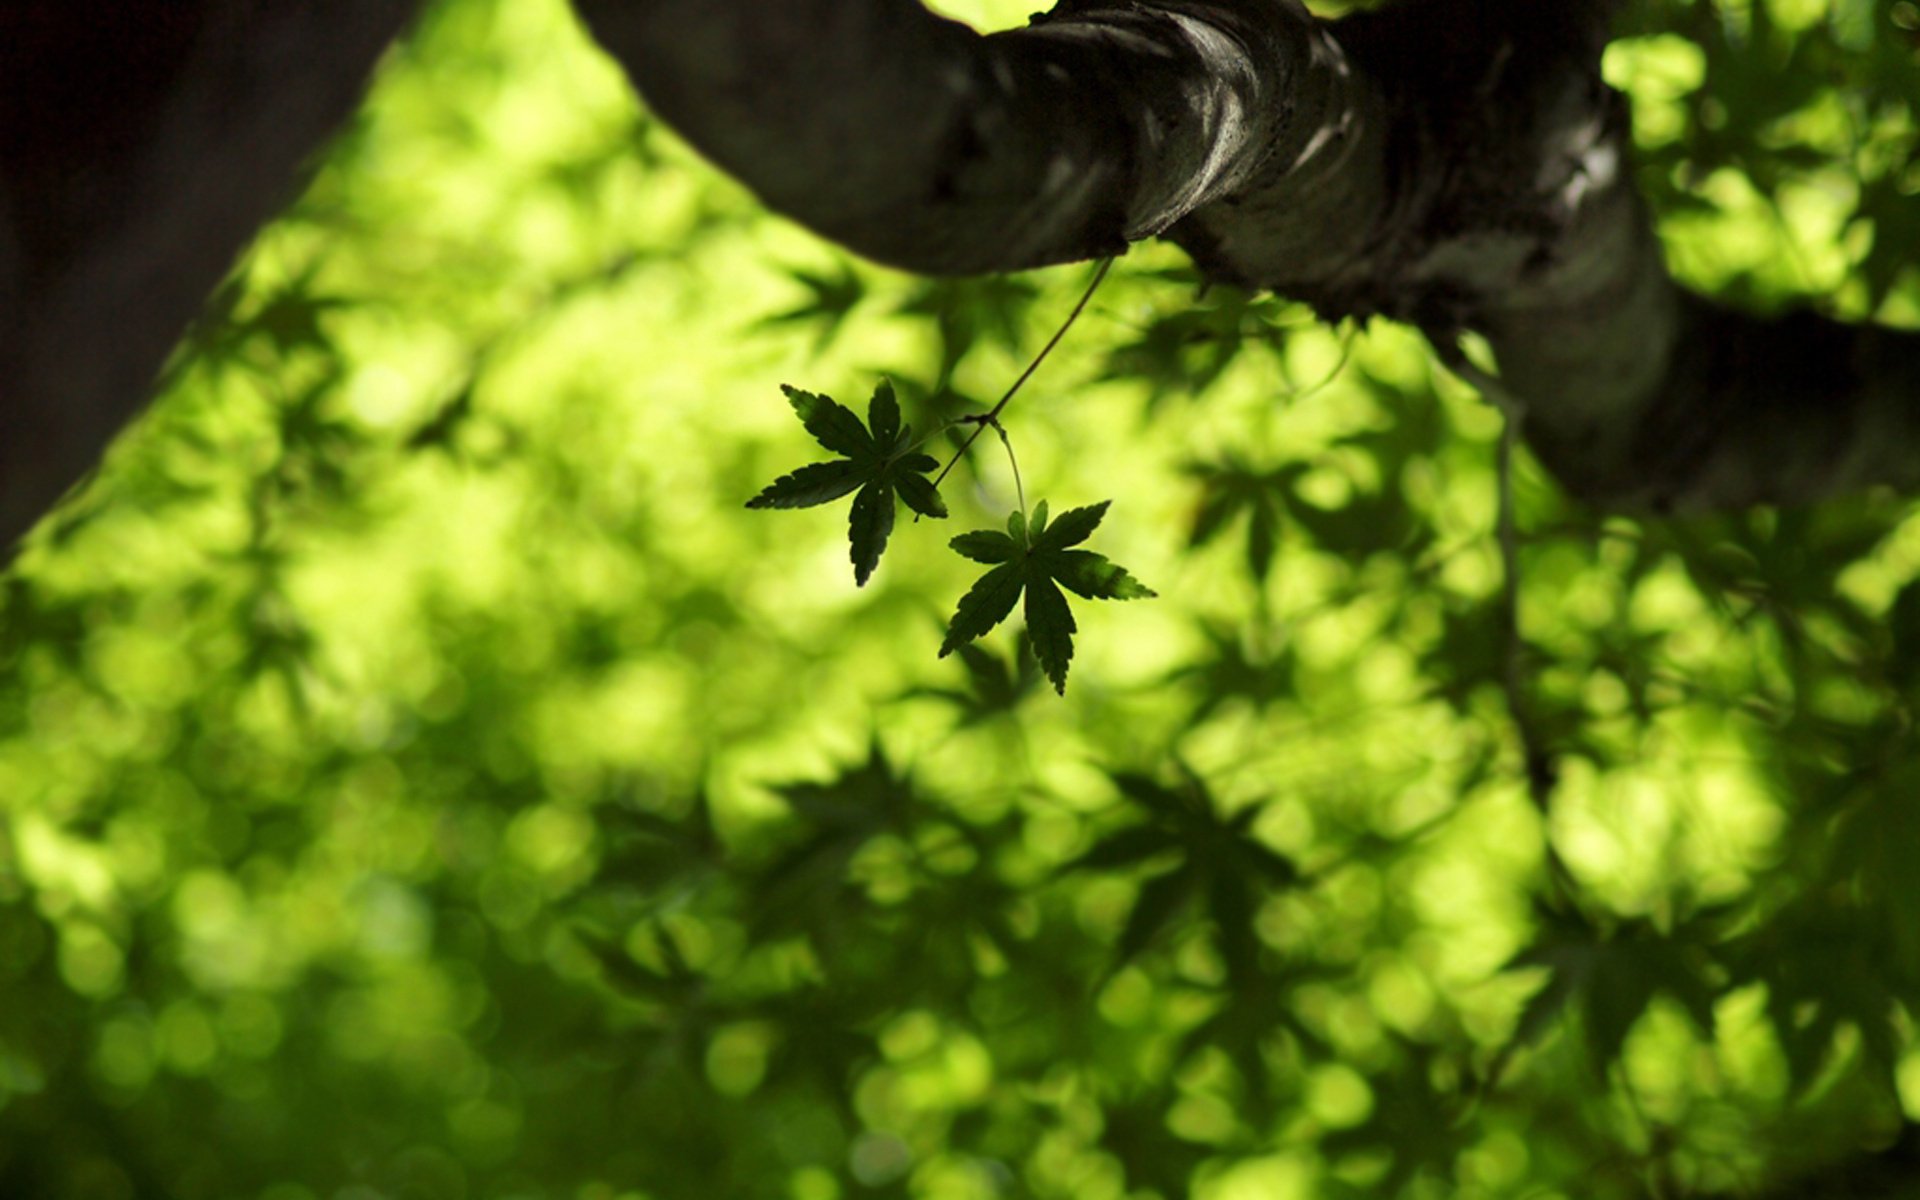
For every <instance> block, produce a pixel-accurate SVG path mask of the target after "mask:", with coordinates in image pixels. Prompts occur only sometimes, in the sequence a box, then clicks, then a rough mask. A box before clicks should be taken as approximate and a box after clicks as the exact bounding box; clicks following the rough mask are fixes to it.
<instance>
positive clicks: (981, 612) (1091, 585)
mask: <svg viewBox="0 0 1920 1200" xmlns="http://www.w3.org/2000/svg"><path fill="white" fill-rule="evenodd" d="M1112 503H1113V501H1111V500H1105V501H1102V502H1101V503H1099V504H1095V505H1092V506H1091V507H1088V508H1072V509H1068V510H1067V511H1066V512H1064V513H1061V514H1060V519H1059V520H1057V521H1055V522H1054V523H1053V524H1052V525H1051V526H1049V525H1048V524H1047V502H1046V501H1045V500H1042V501H1041V502H1040V503H1039V504H1037V505H1035V506H1034V509H1033V520H1032V522H1031V523H1029V522H1028V520H1027V518H1026V514H1024V513H1019V512H1016V513H1014V514H1013V515H1012V516H1010V517H1008V518H1007V532H1005V533H1000V532H999V531H997V530H992V529H981V530H975V531H974V532H972V533H963V534H961V535H960V536H959V537H956V538H954V539H953V541H952V542H951V543H950V544H951V545H952V546H953V548H954V549H955V550H956V551H958V552H959V553H960V554H962V555H964V556H965V557H967V558H970V559H972V560H973V561H975V562H977V563H986V564H988V565H990V566H991V567H992V568H993V569H992V570H990V571H988V572H987V573H986V574H985V575H982V576H981V577H980V578H979V579H978V580H977V581H975V583H974V585H973V586H972V587H971V588H969V589H968V590H967V594H966V595H964V596H962V597H960V605H959V607H958V608H956V609H955V610H954V613H953V620H952V621H951V622H950V623H949V624H948V626H947V637H946V640H945V641H944V642H942V643H941V645H940V656H941V657H942V658H945V657H946V656H947V655H949V654H952V653H953V652H954V651H955V650H958V649H959V648H960V647H961V646H963V645H965V644H966V643H968V642H971V641H973V640H974V639H975V638H977V637H979V636H980V635H981V634H984V633H986V632H987V631H988V630H989V629H992V628H993V627H994V626H995V625H998V624H999V623H1000V622H1002V621H1004V620H1006V619H1007V614H1009V613H1011V612H1012V611H1013V606H1014V605H1015V604H1016V603H1018V602H1019V600H1020V597H1021V596H1022V595H1023V594H1024V595H1025V596H1026V598H1027V603H1026V618H1027V637H1028V638H1029V639H1030V640H1031V641H1032V643H1033V653H1034V657H1035V658H1037V659H1039V660H1040V666H1041V669H1042V670H1044V671H1045V672H1046V673H1047V678H1048V679H1049V680H1051V681H1052V682H1053V688H1054V690H1055V691H1056V692H1059V693H1060V694H1062V695H1065V694H1066V690H1067V664H1068V663H1070V662H1072V661H1073V635H1074V633H1075V632H1076V631H1077V630H1078V628H1079V627H1078V626H1076V625H1075V624H1074V623H1073V610H1072V609H1071V608H1069V607H1068V606H1067V598H1066V597H1065V596H1063V595H1061V594H1060V586H1061V585H1064V586H1065V587H1066V588H1067V590H1068V591H1071V592H1073V593H1074V594H1075V595H1077V596H1081V597H1084V598H1085V599H1088V600H1136V599H1140V598H1142V597H1146V596H1151V595H1153V594H1154V593H1153V591H1152V590H1151V589H1150V588H1148V587H1147V586H1146V585H1145V584H1142V583H1141V582H1140V581H1139V580H1137V579H1135V578H1134V577H1133V576H1131V575H1129V574H1127V572H1126V569H1125V568H1123V567H1121V566H1119V565H1118V564H1116V563H1113V562H1109V561H1108V560H1107V558H1106V557H1105V556H1104V555H1100V554H1095V553H1093V552H1092V551H1090V550H1075V549H1073V547H1074V546H1077V545H1079V544H1080V543H1081V542H1084V541H1086V540H1087V539H1088V538H1089V537H1091V536H1092V535H1093V531H1094V530H1095V529H1096V528H1098V527H1099V525H1100V520H1101V518H1103V517H1105V516H1106V515H1107V506H1108V505H1110V504H1112Z"/></svg>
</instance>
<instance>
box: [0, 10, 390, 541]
mask: <svg viewBox="0 0 1920 1200" xmlns="http://www.w3.org/2000/svg"><path fill="white" fill-rule="evenodd" d="M414 7H415V4H414V0H330V2H329V3H326V4H316V3H311V2H309V0H177V2H174V3H167V4H140V5H132V6H126V7H120V6H110V5H97V4H96V5H88V4H84V3H73V2H72V0H24V2H22V3H16V4H9V5H8V6H6V8H5V9H4V12H0V558H3V557H4V548H5V547H10V546H11V545H12V544H13V543H14V541H15V540H16V539H17V538H18V537H19V536H20V535H21V534H22V533H24V532H25V530H26V529H27V528H28V527H29V526H30V525H31V524H32V523H33V522H34V521H35V520H36V519H37V518H39V517H40V516H41V515H43V514H44V513H45V512H46V511H47V509H49V508H50V507H51V506H52V505H53V503H54V502H55V500H57V499H58V498H59V497H60V495H61V494H62V493H64V492H65V491H66V490H67V489H68V488H70V487H72V486H73V485H74V483H76V482H77V481H78V480H79V479H81V478H82V477H83V476H84V475H85V474H86V473H87V472H88V471H89V470H90V469H92V467H93V466H94V464H95V463H96V462H97V461H98V459H99V457H100V455H101V453H102V451H103V450H104V449H105V447H106V445H107V443H108V442H109V441H110V440H111V439H112V438H113V436H114V435H115V434H117V433H118V432H119V431H120V429H121V428H122V427H123V426H125V425H126V423H127V422H128V421H129V420H130V419H131V418H132V417H133V416H134V415H135V414H136V413H137V412H138V411H139V410H140V409H141V407H142V406H144V405H145V403H146V401H147V400H148V398H149V397H150V395H151V392H152V389H153V384H154V379H155V376H156V375H157V373H158V371H159V369H160V367H161V365H162V363H164V362H165V360H166V357H167V355H168V352H169V351H170V350H171V349H172V348H173V346H174V344H175V343H176V342H178V341H179V339H180V336H181V334H182V333H183V332H184V331H185V329H186V327H187V324H188V323H189V322H190V321H191V320H192V318H193V317H194V315H195V314H196V313H197V312H199V310H200V308H201V306H202V305H203V304H205V302H206V299H207V296H208V295H209V294H210V293H211V292H212V290H213V289H214V287H215V285H216V284H218V283H219V281H220V279H221V277H222V276H223V275H225V274H226V272H227V271H228V270H229V269H231V267H232V266H233V263H234V260H235V259H236V258H237V257H238V255H239V253H240V251H241V250H242V249H243V248H244V247H245V246H246V244H247V242H248V241H249V240H250V239H251V238H252V237H253V235H254V234H255V232H257V231H258V229H259V228H260V226H261V225H262V224H264V223H265V222H266V221H267V219H268V218H270V217H272V216H273V214H274V213H275V212H276V211H277V210H278V209H280V208H281V207H283V206H284V205H285V204H286V202H287V201H288V200H289V199H290V198H291V196H292V195H293V189H294V187H295V186H296V184H297V183H298V181H299V167H300V166H301V165H302V163H303V162H304V161H306V160H307V159H308V158H309V157H310V156H311V155H312V154H313V153H314V151H315V150H316V149H318V148H319V147H320V145H321V144H322V143H323V142H324V140H325V139H326V137H327V136H328V135H329V134H331V133H332V132H333V131H334V130H335V129H337V128H338V127H339V126H340V124H341V123H342V122H343V121H344V120H345V119H346V118H347V117H348V116H349V115H350V114H351V112H352V111H353V109H354V107H355V105H357V104H358V102H359V100H360V97H361V94H362V92H363V91H364V89H365V85H366V81H367V79H368V77H369V75H370V74H371V71H372V69H373V66H374V64H375V63H376V62H377V61H378V59H379V57H380V55H381V53H382V51H384V50H385V48H386V47H387V46H388V45H389V44H390V43H391V42H392V40H393V38H394V36H395V35H396V34H397V33H398V32H399V30H400V29H401V27H402V26H403V25H404V24H405V23H406V21H407V19H408V17H409V16H410V15H411V12H412V10H413V8H414Z"/></svg>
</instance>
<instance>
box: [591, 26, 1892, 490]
mask: <svg viewBox="0 0 1920 1200" xmlns="http://www.w3.org/2000/svg"><path fill="white" fill-rule="evenodd" d="M578 7H579V8H580V10H581V13H582V15H583V16H584V17H585V18H586V20H587V22H588V24H589V25H590V26H591V28H592V29H593V30H594V32H595V34H596V36H598V38H599V39H600V41H601V43H602V45H604V46H605V47H606V48H607V49H608V50H609V51H610V52H611V53H612V54H613V55H614V56H615V57H616V58H618V59H619V60H620V61H621V62H622V63H623V64H624V65H625V66H626V67H627V68H628V70H629V72H630V74H631V76H632V78H633V79H634V81H635V83H636V85H637V86H638V87H639V89H640V90H641V92H642V93H643V94H644V95H645V97H646V99H647V100H648V102H649V103H650V104H651V105H652V106H653V107H654V109H655V110H656V111H658V112H659V113H660V114H661V115H662V116H664V117H665V118H666V119H667V120H669V121H670V122H671V123H673V124H675V125H676V126H677V127H678V128H679V129H680V130H681V132H683V133H684V134H685V135H686V136H687V137H688V138H689V139H690V140H691V141H693V142H694V143H695V144H696V145H697V146H699V147H700V148H701V149H702V150H703V151H705V152H706V153H707V154H708V155H710V156H711V157H712V158H713V159H714V160H715V161H716V162H717V163H719V164H720V165H721V166H722V167H724V168H725V169H727V170H728V171H730V172H732V173H733V174H734V175H736V176H737V177H739V178H740V179H741V180H742V181H743V182H745V183H746V184H747V185H748V186H749V187H751V188H753V189H754V190H755V191H756V192H758V193H759V194H760V195H761V196H762V198H763V199H765V200H766V202H767V203H768V204H769V206H771V207H773V208H775V209H777V210H779V211H781V212H784V213H786V214H788V215H790V216H792V217H794V218H795V219H797V220H799V221H801V222H802V223H804V224H806V225H808V226H810V227H812V228H813V229H815V230H817V231H818V232H820V233H823V234H825V235H826V236H828V237H830V238H833V239H835V240H837V241H839V242H841V243H843V244H845V245H847V246H849V247H850V248H852V249H854V250H855V251H858V252H860V253H862V254H865V255H868V256H870V257H873V258H876V259H879V260H881V261H883V262H888V263H892V264H894V265H896V266H900V267H904V268H906V269H909V270H915V271H922V272H929V273H967V272H978V271H997V270H1015V269H1019V268H1023V267H1031V266H1038V265H1042V264H1046V263H1054V262H1061V261H1066V260H1071V259H1080V258H1091V257H1097V256H1100V255H1104V254H1110V253H1113V252H1114V251H1115V250H1116V249H1117V248H1118V247H1120V246H1121V245H1123V244H1124V243H1125V242H1127V241H1131V240H1134V239H1137V238H1140V237H1144V236H1148V235H1152V234H1164V235H1165V236H1168V237H1170V238H1172V239H1173V240H1175V241H1176V242H1178V243H1179V244H1180V245H1182V246H1183V247H1185V248H1186V249H1187V250H1188V251H1189V252H1190V253H1191V254H1192V255H1193V257H1194V260H1195V261H1196V263H1198V264H1199V266H1200V267H1201V269H1202V270H1203V271H1204V272H1205V273H1206V274H1207V275H1208V276H1210V277H1211V278H1214V279H1218V280H1222V281H1227V282H1232V283H1235V284H1239V285H1241V286H1246V287H1253V288H1272V289H1274V290H1277V291H1280V292H1282V293H1284V294H1287V295H1289V296H1292V297H1295V298H1298V299H1302V300H1305V301H1308V302H1309V303H1311V304H1313V305H1314V307H1315V308H1316V309H1317V310H1318V311H1319V312H1320V313H1321V314H1322V315H1324V316H1326V317H1328V318H1330V319H1331V318H1340V317H1347V316H1359V317H1368V316H1373V315H1384V316H1389V317H1394V318H1398V319H1401V320H1405V321H1409V322H1411V323H1413V324H1416V325H1418V326H1419V327H1420V328H1422V329H1423V330H1425V331H1426V332H1427V333H1428V334H1429V335H1430V336H1432V337H1433V338H1434V339H1435V340H1436V341H1438V342H1440V343H1442V344H1443V345H1444V344H1448V343H1451V342H1452V341H1453V340H1454V339H1455V338H1456V337H1457V336H1458V335H1459V334H1460V333H1462V332H1464V331H1469V330H1471V331H1477V332H1479V333H1482V334H1484V335H1485V336H1486V337H1487V338H1488V339H1489V341H1490V342H1491V343H1492V345H1493V347H1494V349H1495V351H1496V353H1497V355H1498V357H1499V362H1500V369H1501V373H1502V381H1503V384H1504V387H1505V389H1506V391H1507V392H1508V393H1510V395H1511V396H1512V397H1513V398H1514V399H1516V400H1517V401H1518V402H1519V403H1520V404H1521V405H1522V406H1523V407H1524V410H1525V417H1526V423H1525V428H1526V433H1527V437H1528V440H1529V442H1530V443H1531V445H1532V447H1533V449H1534V450H1535V452H1536V453H1537V454H1538V456H1539V457H1540V458H1541V460H1542V461H1543V462H1544V463H1545V464H1546V465H1547V466H1548V467H1549V468H1550V469H1551V470H1552V471H1553V472H1554V473H1555V474H1556V475H1557V476H1558V477H1559V478H1560V479H1561V480H1562V482H1563V483H1564V484H1565V485H1566V486H1567V487H1568V488H1569V489H1570V490H1571V491H1572V492H1573V493H1574V494H1576V495H1578V496H1580V497H1582V498H1583V499H1586V500H1588V501H1590V502H1592V503H1594V504H1596V505H1600V506H1603V507H1607V508H1611V509H1617V510H1625V511H1635V510H1638V511H1656V512H1659V511H1673V510H1697V509H1708V508H1730V507H1739V506H1746V505H1751V504H1755V503H1760V502H1787V503H1792V502H1804V501H1810V500H1816V499H1819V498H1821V497H1823V496H1828V495H1832V494H1835V493H1840V492H1847V491H1856V490H1859V489H1862V488H1866V487H1870V486H1873V485H1890V486H1893V487H1896V488H1900V489H1906V490H1911V489H1912V488H1913V487H1914V486H1915V485H1916V484H1920V454H1916V453H1915V450H1916V448H1920V420H1916V417H1915V414H1914V409H1915V400H1914V398H1915V396H1916V395H1917V394H1920V392H1917V391H1916V385H1920V334H1914V333H1902V332H1898V331H1893V330H1885V329H1875V328H1870V327H1859V326H1848V325H1842V324H1838V323H1835V322H1832V321H1828V320H1825V319H1822V318H1820V317H1817V316H1814V315H1811V314H1798V315H1793V316H1788V317H1780V318H1761V317H1753V316H1747V315H1743V314H1739V313H1735V312H1732V311H1729V310H1726V309H1723V308H1720V307H1717V306H1715V305H1714V304H1712V303H1711V302H1709V301H1707V300H1705V299H1702V298H1699V297H1695V296H1691V295H1688V294H1686V293H1685V292H1684V291H1683V290H1682V289H1680V288H1679V287H1677V286H1676V285H1675V283H1674V282H1673V280H1672V278H1671V277H1670V276H1669V274H1668V273H1667V270H1666V266H1665V263H1664V261H1663V259H1662V256H1661V251H1660V245H1659V242H1658V239H1657V238H1656V237H1655V235H1654V231H1653V228H1652V225H1651V222H1650V220H1649V217H1648V214H1647V212H1646V210H1645V206H1644V205H1643V203H1642V202H1641V199H1640V197H1639V195H1638V194H1637V192H1636V191H1635V189H1634V186H1633V181H1632V176H1631V171H1630V169H1629V150H1630V136H1629V130H1628V126H1627V119H1626V112H1625V108H1624V105H1623V103H1622V100H1621V98H1620V97H1619V96H1618V95H1616V94H1615V93H1613V92H1612V91H1611V90H1609V89H1608V88H1607V87H1606V86H1605V84H1604V83H1603V82H1602V80H1601V77H1600V52H1601V50H1602V48H1603V47H1604V45H1605V42H1606V38H1607V30H1608V22H1609V19H1610V17H1611V16H1612V10H1613V8H1614V7H1615V5H1614V4H1613V3H1612V0H1556V2H1555V3H1552V4H1543V3H1539V2H1538V0H1415V2H1409V3H1402V4H1399V5H1395V6H1391V7H1388V8H1386V9H1382V10H1377V11H1375V12H1372V13H1368V14H1364V15H1360V16H1356V17H1353V18H1349V19H1347V20H1345V21H1341V22H1337V23H1332V24H1327V23H1322V22H1318V21H1316V20H1315V19H1314V18H1313V17H1311V16H1310V15H1309V14H1308V13H1307V12H1306V10H1305V9H1304V8H1303V7H1301V6H1300V4H1298V3H1297V2H1296V0H1063V2H1062V3H1061V4H1060V5H1059V6H1058V7H1056V8H1055V9H1054V10H1053V12H1052V13H1050V14H1048V15H1046V16H1044V17H1040V18H1036V19H1035V22H1034V24H1033V25H1032V26H1031V27H1030V28H1028V29H1024V30H1019V31H1015V32H1009V33H1002V34H995V35H991V36H985V37H982V36H979V35H976V34H974V33H972V32H970V31H968V30H966V29H964V28H962V27H960V26H957V25H955V24H953V23H951V22H948V21H944V20H941V19H939V18H937V17H934V16H931V15H929V14H928V13H926V12H925V11H924V10H922V9H921V8H920V6H919V5H918V4H917V3H915V2H914V0H786V2H784V3H782V4H780V5H778V6H775V7H773V8H771V9H770V8H769V7H768V6H766V5H763V4H756V3H755V2H754V0H579V4H578Z"/></svg>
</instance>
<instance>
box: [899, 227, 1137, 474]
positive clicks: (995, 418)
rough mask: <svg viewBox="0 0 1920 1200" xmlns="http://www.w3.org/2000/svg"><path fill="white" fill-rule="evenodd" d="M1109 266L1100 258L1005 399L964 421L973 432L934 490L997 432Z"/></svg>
mask: <svg viewBox="0 0 1920 1200" xmlns="http://www.w3.org/2000/svg"><path fill="white" fill-rule="evenodd" d="M1112 266H1113V260H1112V259H1111V258H1103V259H1101V260H1100V265H1099V267H1097V268H1096V269H1095V270H1094V272H1093V278H1092V280H1090V281H1089V282H1088V283H1087V290H1086V291H1084V292H1082V293H1080V302H1079V303H1077V304H1075V305H1074V306H1073V311H1072V312H1070V313H1068V314H1067V319H1066V320H1065V321H1062V322H1061V323H1060V328H1058V329H1056V330H1054V332H1053V336H1052V337H1051V338H1049V339H1048V340H1047V344H1046V345H1044V346H1042V347H1040V353H1038V354H1036V355H1034V356H1033V361H1032V362H1030V363H1028V364H1027V369H1026V370H1024V371H1022V372H1020V378H1018V379H1016V380H1014V381H1013V386H1012V387H1010V388H1008V389H1007V394H1006V395H1004V396H1002V397H1000V402H999V403H998V404H996V405H994V406H993V407H992V408H991V409H988V410H987V411H986V412H985V413H983V414H982V415H980V416H978V417H967V418H964V419H965V420H967V421H971V422H973V423H974V425H975V426H976V428H975V429H974V431H973V432H972V433H970V434H968V435H967V440H966V441H964V442H962V443H960V448H959V449H958V450H955V451H954V452H953V457H952V458H950V459H948V460H947V465H946V466H944V467H942V468H941V469H940V474H938V475H936V476H934V479H933V486H934V487H936V488H937V487H939V486H940V485H941V483H943V482H944V481H945V480H946V478H947V475H948V474H949V473H951V472H952V471H953V468H954V465H955V464H956V463H958V462H959V461H960V459H961V458H962V457H963V456H965V454H966V452H967V451H969V450H971V449H973V444H974V443H975V442H977V441H979V440H980V435H981V434H982V433H984V432H986V429H987V426H989V425H992V426H994V427H995V428H996V429H997V428H999V424H998V422H999V417H1000V412H1001V410H1002V409H1004V408H1006V407H1007V402H1008V401H1010V400H1012V399H1013V397H1014V394H1015V393H1017V392H1018V391H1019V390H1020V388H1021V386H1022V385H1023V384H1025V383H1026V382H1027V380H1028V379H1030V378H1031V377H1032V376H1033V373H1034V372H1035V371H1038V370H1039V369H1040V364H1041V363H1043V362H1045V361H1047V355H1049V354H1051V353H1053V348H1054V347H1055V346H1058V345H1059V344H1060V339H1061V338H1063V337H1065V336H1067V330H1069V329H1072V328H1073V323H1074V322H1075V321H1077V320H1079V319H1080V314H1081V313H1082V312H1083V311H1085V309H1086V307H1087V301H1089V300H1091V299H1093V293H1094V292H1095V291H1096V290H1098V289H1099V287H1100V281H1101V280H1103V279H1105V278H1106V277H1107V271H1108V269H1109V268H1111V267H1112Z"/></svg>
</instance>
